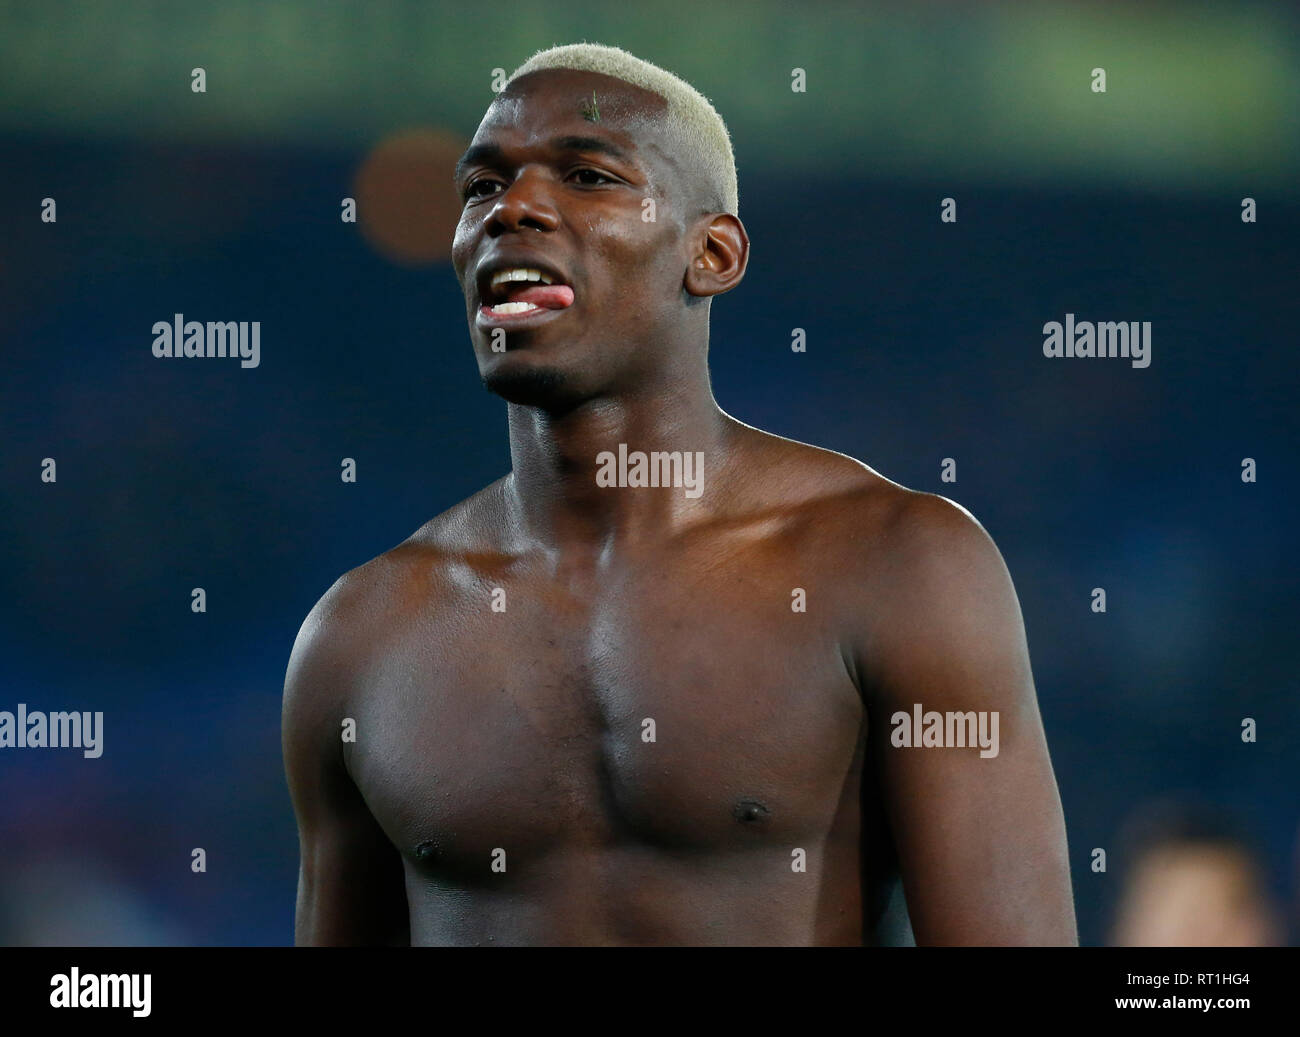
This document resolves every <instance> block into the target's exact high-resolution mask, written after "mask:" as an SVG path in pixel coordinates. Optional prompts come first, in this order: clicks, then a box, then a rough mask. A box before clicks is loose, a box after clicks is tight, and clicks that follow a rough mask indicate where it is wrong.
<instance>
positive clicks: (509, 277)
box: [492, 266, 555, 287]
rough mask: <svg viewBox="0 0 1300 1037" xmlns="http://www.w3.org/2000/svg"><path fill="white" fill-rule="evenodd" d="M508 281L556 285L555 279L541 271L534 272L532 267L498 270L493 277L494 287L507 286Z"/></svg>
mask: <svg viewBox="0 0 1300 1037" xmlns="http://www.w3.org/2000/svg"><path fill="white" fill-rule="evenodd" d="M507 281H541V282H542V284H554V283H555V281H554V279H553V278H551V277H549V276H548V275H546V274H544V273H542V272H541V271H540V270H534V269H533V268H532V267H530V266H517V267H512V268H511V269H509V270H498V271H497V272H496V273H495V274H493V275H492V286H493V287H496V286H497V285H499V284H505V283H506V282H507Z"/></svg>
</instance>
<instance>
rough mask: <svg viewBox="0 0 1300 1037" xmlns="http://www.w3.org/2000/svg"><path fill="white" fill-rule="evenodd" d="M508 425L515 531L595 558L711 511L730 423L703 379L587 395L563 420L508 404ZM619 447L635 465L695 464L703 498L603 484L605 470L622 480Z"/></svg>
mask: <svg viewBox="0 0 1300 1037" xmlns="http://www.w3.org/2000/svg"><path fill="white" fill-rule="evenodd" d="M509 422H510V458H511V466H512V469H513V471H512V472H511V475H510V477H509V478H508V479H507V481H506V498H507V507H508V509H509V514H510V517H511V524H512V526H514V527H515V532H516V533H517V534H518V535H520V536H521V537H522V538H523V539H524V540H527V541H532V542H534V543H540V544H541V545H542V546H544V547H547V548H550V549H553V550H556V551H559V552H562V553H569V552H572V553H575V554H588V553H589V552H592V551H594V552H596V553H597V554H599V555H604V554H606V553H608V552H609V551H610V550H612V549H615V548H616V547H618V546H619V545H622V544H629V543H635V542H642V541H644V540H647V539H652V538H655V537H658V536H662V535H663V534H665V533H666V532H671V531H672V530H674V529H678V528H680V527H682V526H683V525H685V524H687V523H689V522H692V521H696V520H698V519H699V518H700V517H701V516H703V515H704V514H706V513H707V512H708V511H709V510H711V508H712V504H711V503H710V493H709V490H710V479H713V480H714V487H713V488H714V489H716V481H717V480H718V479H720V477H721V474H722V471H723V469H724V468H725V466H726V461H727V458H728V454H729V451H730V449H731V444H732V433H733V432H734V430H735V427H736V423H735V422H734V420H733V419H731V418H729V417H727V415H726V414H724V413H723V412H722V410H721V408H719V407H718V404H717V401H716V400H714V398H713V393H712V391H711V389H710V387H709V384H708V381H707V378H706V379H704V380H702V381H696V382H693V383H690V384H681V383H679V384H676V385H673V386H671V387H666V388H663V389H661V390H658V391H655V392H653V393H648V394H646V395H639V396H636V397H614V396H607V397H599V398H595V399H592V400H589V401H587V402H586V403H583V404H582V405H580V406H579V407H576V408H574V409H573V410H571V411H569V412H567V413H565V414H564V415H562V416H555V415H552V414H548V413H546V412H545V411H542V410H540V409H538V408H535V407H524V406H520V405H518V404H510V406H509ZM620 445H622V447H623V448H624V449H623V451H622V456H623V457H625V458H627V457H631V458H632V459H633V461H634V462H635V454H636V452H641V453H643V454H646V455H648V454H650V453H651V452H669V453H672V452H676V453H679V454H680V455H681V457H682V458H685V459H686V461H687V463H693V462H696V461H702V470H701V471H699V472H694V471H693V474H694V475H696V476H697V477H699V478H700V479H701V482H700V487H701V488H702V492H700V490H699V488H688V487H683V486H637V485H624V484H622V483H621V481H620V482H616V483H615V485H613V486H610V485H602V484H601V483H602V482H606V483H607V482H608V477H609V476H610V475H611V474H612V475H613V476H614V477H615V478H616V479H618V480H621V479H622V477H623V476H625V475H626V474H627V471H628V466H623V467H622V468H619V466H618V465H617V464H611V455H612V456H613V458H618V457H620ZM688 454H689V455H690V457H689V458H687V455H688ZM602 455H604V456H602ZM602 471H603V476H602V474H601V473H602ZM598 476H601V478H600V479H598ZM633 480H635V476H633ZM712 501H713V502H716V501H717V495H716V494H715V495H714V496H713V497H712Z"/></svg>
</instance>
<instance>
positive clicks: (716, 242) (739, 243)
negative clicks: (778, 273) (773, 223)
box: [682, 213, 749, 297]
mask: <svg viewBox="0 0 1300 1037" xmlns="http://www.w3.org/2000/svg"><path fill="white" fill-rule="evenodd" d="M699 241H700V244H699V248H698V250H697V251H696V253H695V255H693V256H692V257H691V263H690V266H688V267H687V268H686V276H685V278H684V279H683V281H682V286H683V287H684V288H685V289H686V290H687V291H688V292H689V293H690V294H691V295H698V296H702V297H708V296H711V295H721V294H722V293H723V292H729V291H731V289H733V288H735V287H736V285H738V284H740V279H741V278H742V277H744V276H745V267H746V266H747V265H748V264H749V235H748V234H746V233H745V225H744V224H743V223H741V222H740V217H738V216H732V215H731V214H730V213H717V214H715V215H713V216H711V217H709V222H708V223H707V224H706V225H705V226H704V228H703V230H702V233H701V234H700V239H699Z"/></svg>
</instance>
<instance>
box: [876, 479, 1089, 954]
mask: <svg viewBox="0 0 1300 1037" xmlns="http://www.w3.org/2000/svg"><path fill="white" fill-rule="evenodd" d="M876 544H877V548H878V551H879V554H878V556H877V559H876V564H875V565H874V566H873V567H872V571H873V576H872V578H871V584H872V590H873V598H874V600H875V602H876V604H875V605H874V606H873V609H872V615H873V620H872V622H871V624H870V626H871V629H870V630H869V631H867V632H865V635H864V638H863V642H862V652H861V658H860V661H859V665H860V667H861V669H862V671H863V673H864V674H866V675H867V681H866V684H867V688H866V690H867V694H868V702H869V704H870V711H871V734H870V738H871V741H872V748H873V754H874V757H875V759H876V761H877V766H878V767H879V773H880V777H881V787H882V789H883V794H884V796H885V800H886V809H887V813H888V815H889V819H890V827H891V831H892V834H893V837H894V842H895V845H896V847H897V850H898V858H899V867H900V871H901V874H902V879H903V888H904V891H905V892H906V895H907V904H908V911H909V914H910V917H911V921H912V928H913V932H914V933H915V935H916V940H917V943H918V944H980V945H998V944H1030V945H1047V944H1076V943H1077V941H1078V936H1077V931H1076V927H1075V919H1074V904H1073V897H1072V894H1071V890H1070V872H1069V862H1068V859H1067V851H1066V836H1065V824H1064V819H1063V816H1062V812H1061V802H1060V796H1059V794H1058V792H1057V787H1056V779H1055V776H1054V775H1053V773H1052V765H1051V760H1050V759H1049V757H1048V752H1047V741H1046V738H1045V736H1044V733H1043V726H1042V720H1041V718H1040V716H1039V712H1038V702H1037V698H1036V695H1035V692H1034V685H1033V677H1032V675H1031V673H1030V667H1029V652H1028V648H1027V645H1026V641H1025V631H1024V624H1023V620H1022V618H1021V614H1020V605H1019V602H1018V601H1017V599H1016V593H1015V589H1014V587H1013V586H1012V583H1011V577H1010V575H1009V573H1008V572H1007V569H1006V566H1005V564H1004V563H1003V561H1002V556H1001V555H1000V554H999V552H998V550H997V547H996V546H995V545H994V544H993V541H992V540H991V539H990V538H989V536H988V534H987V533H986V532H985V531H984V529H983V527H982V526H980V525H979V523H978V522H976V521H975V519H974V518H973V517H972V516H971V515H970V513H969V512H967V511H965V509H963V508H961V507H960V506H958V505H955V504H954V503H953V502H951V501H949V500H947V499H945V498H942V497H938V496H935V495H933V494H915V495H912V496H910V497H909V498H908V500H907V502H906V503H905V504H904V505H903V506H902V507H901V509H900V511H899V513H898V514H897V515H896V516H895V517H894V518H893V519H892V520H891V521H890V523H889V525H888V528H886V529H885V530H884V531H883V533H882V536H881V537H880V539H879V540H877V541H876ZM917 706H919V707H920V711H921V715H922V730H920V731H910V732H909V731H908V727H909V726H910V724H911V721H912V720H913V719H914V718H915V716H916V707H917ZM928 713H938V714H942V715H943V716H944V728H943V730H944V735H945V741H946V740H947V738H948V737H949V736H950V735H954V734H956V732H957V730H958V728H959V727H960V728H961V729H962V730H963V731H967V730H968V729H967V728H966V724H967V722H968V721H970V720H971V719H973V720H974V721H975V723H976V729H977V730H978V723H979V721H980V720H981V719H982V720H983V721H984V723H985V726H984V728H983V735H984V738H985V741H986V742H987V743H989V744H988V747H987V748H984V749H981V747H980V746H979V745H978V744H977V745H975V746H974V747H967V748H957V747H948V746H947V745H945V746H944V747H933V748H926V747H924V740H923V738H924V734H925V730H924V729H925V726H926V722H925V721H926V718H925V714H928ZM949 713H953V714H960V716H957V717H956V718H955V724H954V726H953V727H952V728H951V731H950V729H949V724H948V723H947V715H948V714H949ZM971 713H974V717H973V718H972V717H970V714H971ZM900 714H906V715H907V721H904V720H903V719H902V717H901V716H900ZM995 717H996V724H997V726H996V727H994V726H993V723H994V721H995ZM931 723H933V721H931ZM932 730H933V728H932ZM995 732H996V736H997V737H996V741H995V740H994V739H993V737H992V736H993V734H994V733H995ZM909 733H910V735H911V736H912V745H913V746H920V747H907V746H905V745H897V744H895V743H896V742H901V741H903V740H904V735H906V734H909ZM966 744H967V745H968V746H969V744H970V743H969V741H967V743H966ZM993 748H996V750H997V754H996V755H991V752H992V749H993ZM982 753H983V755H982Z"/></svg>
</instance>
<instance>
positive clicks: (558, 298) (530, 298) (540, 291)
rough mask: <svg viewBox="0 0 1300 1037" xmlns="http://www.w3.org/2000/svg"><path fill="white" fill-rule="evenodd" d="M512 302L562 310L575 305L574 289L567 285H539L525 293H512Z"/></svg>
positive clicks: (526, 290)
mask: <svg viewBox="0 0 1300 1037" xmlns="http://www.w3.org/2000/svg"><path fill="white" fill-rule="evenodd" d="M510 301H511V302H530V303H532V304H533V305H534V306H540V307H541V308H542V309H544V310H562V309H564V308H565V307H566V306H572V305H573V289H572V288H570V287H569V286H568V285H567V284H539V285H534V286H532V287H531V288H525V289H524V290H523V291H512V292H511V293H510Z"/></svg>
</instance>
